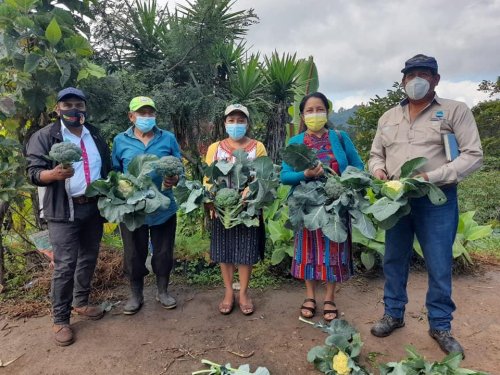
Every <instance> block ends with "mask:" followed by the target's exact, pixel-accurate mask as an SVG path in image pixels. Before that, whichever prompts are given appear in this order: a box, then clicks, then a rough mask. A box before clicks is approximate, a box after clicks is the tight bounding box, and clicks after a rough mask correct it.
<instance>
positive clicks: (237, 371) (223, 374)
mask: <svg viewBox="0 0 500 375" xmlns="http://www.w3.org/2000/svg"><path fill="white" fill-rule="evenodd" d="M201 363H203V364H204V365H208V366H210V369H209V370H200V371H195V372H193V373H192V374H191V375H199V374H208V375H270V374H271V373H270V372H269V370H268V369H267V368H265V367H258V368H257V370H255V372H250V366H249V365H241V366H240V367H238V368H232V367H231V364H230V363H227V364H225V365H219V364H218V363H215V362H211V361H209V360H206V359H202V360H201Z"/></svg>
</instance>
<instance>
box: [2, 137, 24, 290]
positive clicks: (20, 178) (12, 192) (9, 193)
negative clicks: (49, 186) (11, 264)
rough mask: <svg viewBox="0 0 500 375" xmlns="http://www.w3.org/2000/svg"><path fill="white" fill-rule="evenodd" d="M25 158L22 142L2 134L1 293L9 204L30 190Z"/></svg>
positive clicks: (3, 278) (3, 279) (3, 283)
mask: <svg viewBox="0 0 500 375" xmlns="http://www.w3.org/2000/svg"><path fill="white" fill-rule="evenodd" d="M23 162H24V158H23V157H22V153H21V146H20V144H19V143H18V142H17V141H15V140H12V139H7V138H5V137H4V136H3V135H0V293H1V292H2V291H3V289H4V286H5V268H4V253H5V249H4V244H3V238H4V233H3V232H4V229H5V228H4V222H5V218H6V217H7V214H8V211H9V206H10V205H11V203H12V202H13V201H14V200H16V199H17V198H18V197H19V195H20V193H26V192H28V191H29V190H30V186H29V185H27V183H26V180H25V178H24V164H23Z"/></svg>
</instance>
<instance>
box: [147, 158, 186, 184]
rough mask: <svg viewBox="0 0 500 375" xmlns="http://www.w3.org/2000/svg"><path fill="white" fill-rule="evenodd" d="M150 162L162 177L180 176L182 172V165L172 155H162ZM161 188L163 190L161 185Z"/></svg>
mask: <svg viewBox="0 0 500 375" xmlns="http://www.w3.org/2000/svg"><path fill="white" fill-rule="evenodd" d="M152 164H153V168H154V170H155V172H156V173H157V174H158V175H159V176H161V177H163V178H165V177H173V176H180V175H182V174H183V173H184V165H182V162H181V161H180V160H179V158H177V157H175V156H172V155H169V156H163V157H161V158H160V159H158V160H157V161H153V162H152ZM162 190H165V188H164V187H163V186H162Z"/></svg>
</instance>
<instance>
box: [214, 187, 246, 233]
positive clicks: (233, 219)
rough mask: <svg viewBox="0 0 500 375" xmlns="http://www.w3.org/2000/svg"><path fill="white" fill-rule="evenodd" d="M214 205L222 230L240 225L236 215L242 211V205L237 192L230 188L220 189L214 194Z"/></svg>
mask: <svg viewBox="0 0 500 375" xmlns="http://www.w3.org/2000/svg"><path fill="white" fill-rule="evenodd" d="M214 204H215V209H216V211H217V215H218V217H219V219H220V221H221V222H222V225H224V228H226V229H229V228H232V227H235V226H236V225H238V224H241V220H239V219H238V215H239V214H240V213H241V211H243V203H242V202H241V196H240V193H238V190H235V189H230V188H222V189H220V190H219V191H217V194H215V200H214Z"/></svg>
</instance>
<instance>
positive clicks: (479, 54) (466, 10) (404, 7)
mask: <svg viewBox="0 0 500 375" xmlns="http://www.w3.org/2000/svg"><path fill="white" fill-rule="evenodd" d="M177 2H179V3H184V1H182V0H178V1H177ZM174 3H175V2H174V1H169V5H173V4H174ZM249 8H253V9H254V10H255V13H256V14H257V15H258V17H259V18H260V22H259V23H258V24H256V25H253V26H251V28H250V30H249V32H248V36H247V46H251V49H250V51H251V52H257V51H260V52H261V53H264V54H271V53H272V52H273V51H275V50H276V51H278V53H280V54H281V53H283V52H285V53H286V52H289V53H294V52H297V56H298V57H304V58H307V57H308V56H310V55H312V56H313V57H314V61H315V62H316V65H317V68H318V73H319V79H320V91H323V92H324V93H325V94H326V95H327V96H328V97H329V98H330V99H331V100H332V101H333V105H334V109H335V110H338V109H339V108H340V107H344V108H350V107H352V106H353V105H355V104H360V103H362V102H365V103H366V102H367V101H368V100H369V99H370V98H373V97H374V96H375V95H381V96H383V95H385V93H386V90H387V89H389V88H391V86H392V84H393V83H394V82H395V81H400V80H401V77H402V75H401V73H400V70H401V68H402V67H403V66H404V61H405V60H407V59H408V58H410V57H411V56H413V55H415V54H417V53H424V54H426V55H430V56H434V57H435V58H436V59H437V61H438V64H439V72H440V74H441V82H440V84H439V86H438V87H437V93H438V95H440V96H442V97H446V98H450V99H457V100H461V101H465V102H466V103H467V104H468V105H469V106H473V105H475V104H477V103H478V102H479V101H481V100H485V99H487V95H486V94H484V93H481V92H479V91H477V86H478V83H479V82H480V81H481V80H483V79H488V80H496V77H497V76H498V75H500V48H499V46H500V42H499V41H500V0H441V1H436V0H397V1H396V0H236V2H235V4H234V9H235V10H240V9H249Z"/></svg>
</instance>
